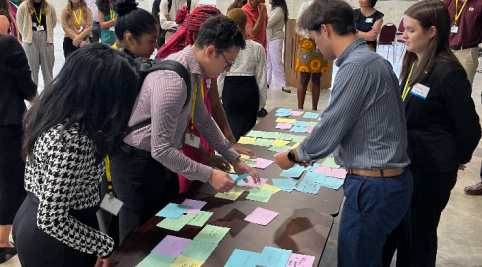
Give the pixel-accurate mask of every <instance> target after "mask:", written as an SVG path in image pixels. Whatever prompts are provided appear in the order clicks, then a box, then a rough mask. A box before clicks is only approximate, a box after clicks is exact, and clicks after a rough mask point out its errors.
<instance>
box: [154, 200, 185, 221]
mask: <svg viewBox="0 0 482 267" xmlns="http://www.w3.org/2000/svg"><path fill="white" fill-rule="evenodd" d="M190 208H191V207H189V206H184V205H180V204H174V203H169V204H167V206H166V207H164V208H163V209H162V210H160V211H159V212H158V213H157V214H156V216H159V217H166V218H171V219H177V218H179V217H181V215H182V214H183V213H184V212H186V211H187V210H188V209H190Z"/></svg>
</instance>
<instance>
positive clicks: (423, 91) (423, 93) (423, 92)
mask: <svg viewBox="0 0 482 267" xmlns="http://www.w3.org/2000/svg"><path fill="white" fill-rule="evenodd" d="M428 92H430V87H427V86H425V85H423V84H419V83H417V84H416V85H414V86H413V87H412V91H411V92H410V93H412V94H413V95H416V96H418V97H420V98H422V99H425V98H427V95H428Z"/></svg>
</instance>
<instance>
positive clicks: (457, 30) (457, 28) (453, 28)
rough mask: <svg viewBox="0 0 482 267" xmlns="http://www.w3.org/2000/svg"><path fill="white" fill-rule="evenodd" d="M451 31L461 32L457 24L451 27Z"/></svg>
mask: <svg viewBox="0 0 482 267" xmlns="http://www.w3.org/2000/svg"><path fill="white" fill-rule="evenodd" d="M450 32H451V33H458V32H459V27H457V26H452V27H451V28H450Z"/></svg>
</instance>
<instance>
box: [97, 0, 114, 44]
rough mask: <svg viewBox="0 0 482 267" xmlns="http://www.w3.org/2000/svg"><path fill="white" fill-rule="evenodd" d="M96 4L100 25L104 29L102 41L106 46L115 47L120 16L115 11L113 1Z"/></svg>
mask: <svg viewBox="0 0 482 267" xmlns="http://www.w3.org/2000/svg"><path fill="white" fill-rule="evenodd" d="M95 4H96V5H97V7H98V9H99V11H98V13H99V25H100V28H101V29H102V31H101V33H100V41H101V42H102V43H104V44H108V45H113V44H114V43H115V22H116V20H117V16H118V14H117V12H115V10H114V9H113V7H114V4H113V1H112V0H97V2H96V3H95Z"/></svg>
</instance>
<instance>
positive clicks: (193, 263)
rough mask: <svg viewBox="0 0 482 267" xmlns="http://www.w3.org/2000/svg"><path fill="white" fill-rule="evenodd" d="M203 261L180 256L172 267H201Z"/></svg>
mask: <svg viewBox="0 0 482 267" xmlns="http://www.w3.org/2000/svg"><path fill="white" fill-rule="evenodd" d="M203 263H204V262H203V261H198V260H195V259H191V258H188V257H184V256H179V257H177V259H176V260H175V261H174V262H173V263H172V264H171V266H170V267H201V265H203Z"/></svg>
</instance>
